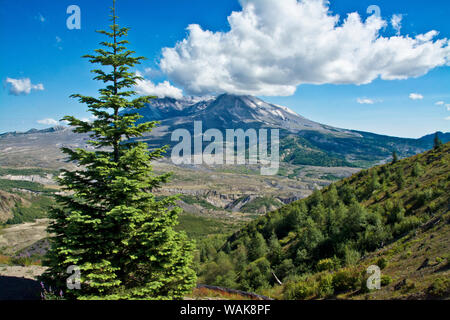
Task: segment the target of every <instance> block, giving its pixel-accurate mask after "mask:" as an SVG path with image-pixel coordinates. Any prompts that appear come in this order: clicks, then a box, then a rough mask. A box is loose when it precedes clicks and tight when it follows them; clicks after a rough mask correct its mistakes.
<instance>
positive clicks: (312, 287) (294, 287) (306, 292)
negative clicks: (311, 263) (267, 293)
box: [283, 281, 316, 300]
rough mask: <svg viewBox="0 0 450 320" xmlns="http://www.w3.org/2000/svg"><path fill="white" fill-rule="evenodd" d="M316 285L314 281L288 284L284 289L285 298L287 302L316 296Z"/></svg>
mask: <svg viewBox="0 0 450 320" xmlns="http://www.w3.org/2000/svg"><path fill="white" fill-rule="evenodd" d="M315 293H316V283H315V282H313V281H298V282H288V283H287V284H286V286H285V287H284V291H283V298H284V299H287V300H304V299H306V298H310V297H312V296H314V295H315Z"/></svg>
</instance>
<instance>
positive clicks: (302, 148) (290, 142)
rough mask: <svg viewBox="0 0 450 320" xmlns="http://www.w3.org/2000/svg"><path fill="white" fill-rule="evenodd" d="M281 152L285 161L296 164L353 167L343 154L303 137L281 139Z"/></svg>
mask: <svg viewBox="0 0 450 320" xmlns="http://www.w3.org/2000/svg"><path fill="white" fill-rule="evenodd" d="M280 153H281V154H282V155H283V156H284V161H286V162H290V163H292V164H296V165H312V166H323V167H339V166H346V167H353V166H354V165H353V164H352V163H350V162H348V161H346V160H345V157H343V156H337V155H333V154H331V153H328V152H324V151H322V150H320V149H319V148H316V147H314V146H313V145H312V144H311V143H310V142H308V141H307V140H306V139H304V138H302V137H298V136H296V137H292V136H287V137H285V138H283V139H281V141H280Z"/></svg>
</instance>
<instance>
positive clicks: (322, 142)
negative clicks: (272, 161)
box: [0, 94, 450, 167]
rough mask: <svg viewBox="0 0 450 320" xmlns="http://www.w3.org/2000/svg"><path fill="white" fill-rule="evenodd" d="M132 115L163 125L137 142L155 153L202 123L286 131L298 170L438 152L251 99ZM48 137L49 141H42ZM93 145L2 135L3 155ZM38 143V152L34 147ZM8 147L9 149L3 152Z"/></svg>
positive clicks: (158, 106)
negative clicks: (175, 135)
mask: <svg viewBox="0 0 450 320" xmlns="http://www.w3.org/2000/svg"><path fill="white" fill-rule="evenodd" d="M130 112H132V113H136V112H137V113H139V114H140V115H142V119H140V122H146V121H152V120H157V121H159V122H160V124H159V125H158V126H157V127H155V128H154V130H153V131H152V132H151V133H149V134H146V135H145V136H143V137H140V138H137V139H136V140H139V141H143V142H146V143H148V145H149V147H150V148H153V147H158V146H161V145H166V144H167V145H169V146H173V145H174V144H175V143H177V142H174V141H171V133H172V132H173V131H174V130H175V129H186V130H188V131H189V132H190V133H191V134H192V133H193V127H194V125H193V124H194V121H201V122H202V124H203V130H204V131H205V130H207V129H210V128H214V129H219V130H221V131H222V132H225V129H238V128H241V129H244V130H246V129H249V128H253V129H256V130H257V129H260V128H276V129H279V130H280V140H281V141H280V152H281V154H280V156H281V158H282V159H283V160H284V161H286V162H290V163H292V164H294V165H316V166H359V167H369V166H372V165H374V164H377V163H380V162H386V161H389V159H390V156H391V154H392V152H393V151H396V152H397V153H398V155H399V156H400V157H408V156H412V155H415V154H417V153H420V152H423V151H425V150H428V149H430V148H431V147H432V146H433V138H434V135H426V136H424V137H421V138H419V139H414V138H400V137H391V136H386V135H381V134H376V133H370V132H364V131H357V130H351V129H342V128H336V127H332V126H329V125H325V124H321V123H318V122H315V121H312V120H309V119H307V118H305V117H303V116H301V115H298V114H297V113H295V112H294V111H292V110H291V109H289V108H287V107H284V106H279V105H275V104H271V103H267V102H265V101H263V100H261V99H259V98H257V97H253V96H249V95H246V96H245V95H244V96H242V95H232V94H222V95H219V96H217V97H207V98H205V99H198V98H193V97H187V98H183V99H179V100H177V99H174V98H162V99H154V100H152V101H151V103H149V104H148V105H147V106H146V107H144V108H142V109H139V110H137V111H135V110H133V111H130V110H123V111H122V113H130ZM42 133H44V134H46V135H43V136H42V135H40V134H42ZM440 138H441V140H442V141H443V142H444V143H445V142H447V141H450V133H442V134H440ZM14 139H16V140H14ZM28 140H30V141H28ZM87 140H89V137H88V135H75V134H73V133H72V132H71V130H70V128H69V127H64V126H55V127H50V128H47V129H43V130H37V129H31V130H28V131H27V132H24V133H21V132H8V133H3V134H0V150H1V149H3V150H9V149H8V148H13V149H14V148H15V147H17V145H20V146H22V147H26V148H30V149H32V150H34V148H35V147H36V146H39V145H40V144H45V147H48V145H49V144H53V146H54V147H55V146H61V145H65V146H72V147H80V146H86V141H87ZM32 141H33V142H35V144H36V146H34V145H32V144H31V142H32ZM2 144H3V145H4V146H5V148H1V147H2ZM52 152H53V153H54V152H57V151H56V150H53V151H52ZM36 154H38V153H36ZM0 161H1V157H0Z"/></svg>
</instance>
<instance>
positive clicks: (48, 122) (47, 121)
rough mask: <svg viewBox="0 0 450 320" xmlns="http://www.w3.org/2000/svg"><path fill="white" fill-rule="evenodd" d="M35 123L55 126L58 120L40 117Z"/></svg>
mask: <svg viewBox="0 0 450 320" xmlns="http://www.w3.org/2000/svg"><path fill="white" fill-rule="evenodd" d="M37 123H39V124H45V125H51V126H55V125H57V124H58V123H59V122H58V121H57V120H55V119H52V118H45V119H42V120H38V121H37Z"/></svg>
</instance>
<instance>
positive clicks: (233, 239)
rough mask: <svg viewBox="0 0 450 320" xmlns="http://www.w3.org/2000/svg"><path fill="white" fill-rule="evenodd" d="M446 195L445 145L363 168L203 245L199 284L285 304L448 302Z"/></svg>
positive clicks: (448, 160) (449, 208)
mask: <svg viewBox="0 0 450 320" xmlns="http://www.w3.org/2000/svg"><path fill="white" fill-rule="evenodd" d="M448 190H450V143H447V144H445V145H443V146H441V147H440V148H439V149H433V150H430V151H427V152H425V153H422V154H419V155H416V156H413V157H410V158H407V159H404V160H400V161H398V162H396V163H394V164H385V165H381V166H376V167H373V168H371V169H368V170H362V171H360V172H359V173H357V174H354V175H353V176H351V177H349V178H346V179H343V180H340V181H338V182H336V183H334V184H331V185H330V186H328V187H326V188H324V189H322V190H320V191H319V190H316V191H315V192H314V193H313V194H312V195H311V196H309V197H308V198H305V199H302V200H299V201H294V202H292V203H290V204H288V205H285V206H283V207H281V208H279V209H278V210H275V211H273V212H270V213H268V214H266V215H264V216H262V217H259V218H257V219H255V220H253V221H252V222H250V223H248V225H247V226H245V227H244V228H242V229H241V230H239V231H238V232H236V233H234V234H233V235H232V236H230V237H228V238H227V239H225V240H224V241H223V242H220V241H218V242H216V243H213V242H212V241H207V242H206V241H205V242H204V243H203V244H202V246H201V247H200V249H199V250H200V252H201V258H200V261H201V263H202V264H201V267H200V273H199V277H200V282H201V283H206V284H210V285H217V286H227V287H233V288H236V289H241V290H256V291H257V292H259V293H262V294H264V295H270V296H272V297H273V296H275V297H279V298H285V299H313V298H330V297H334V298H336V297H337V298H356V299H364V298H365V299H372V298H376V299H386V298H389V299H392V298H396V299H399V298H401V299H407V298H413V297H414V298H415V299H419V298H448V297H450V280H449V276H450V268H449V266H450V264H449V258H450V256H449V251H448V244H449V241H450V199H449V193H448ZM371 265H372V267H371V268H373V266H374V265H375V266H378V267H379V268H380V269H382V271H381V275H382V276H381V286H382V287H381V289H379V290H373V291H370V290H368V288H367V286H366V284H367V279H368V277H369V275H367V272H366V270H367V268H368V267H369V266H371ZM277 283H282V284H281V285H278V284H277Z"/></svg>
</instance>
